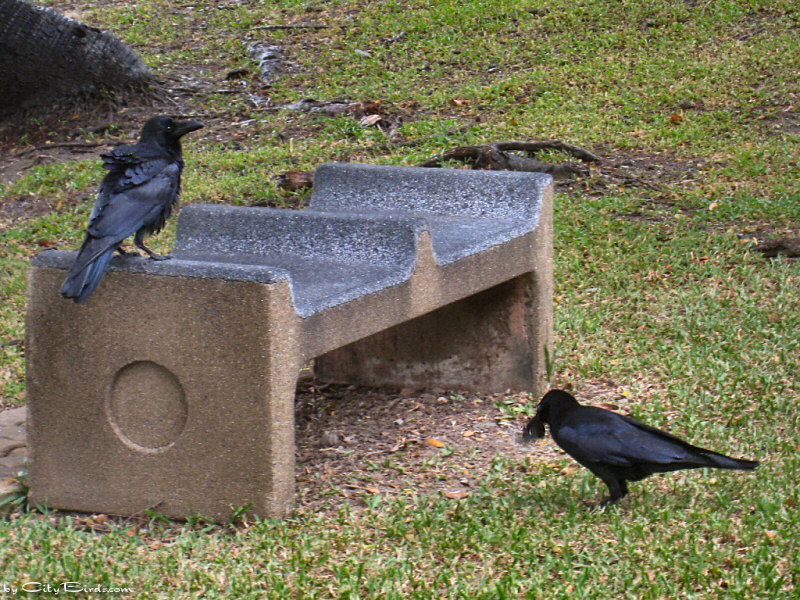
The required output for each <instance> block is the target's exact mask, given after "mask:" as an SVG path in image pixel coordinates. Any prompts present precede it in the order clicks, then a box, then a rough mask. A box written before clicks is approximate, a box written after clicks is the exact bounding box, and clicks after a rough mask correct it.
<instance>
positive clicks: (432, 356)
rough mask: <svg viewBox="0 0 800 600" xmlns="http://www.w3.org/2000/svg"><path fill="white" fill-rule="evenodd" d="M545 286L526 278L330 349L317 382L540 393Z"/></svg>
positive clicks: (546, 326) (547, 324) (319, 363)
mask: <svg viewBox="0 0 800 600" xmlns="http://www.w3.org/2000/svg"><path fill="white" fill-rule="evenodd" d="M542 279H543V281H542V283H541V284H540V283H539V282H538V281H537V277H536V275H535V274H534V273H527V274H525V275H522V276H520V277H517V278H516V279H513V280H511V281H508V282H505V283H502V284H500V285H498V286H495V287H493V288H491V289H488V290H485V291H484V292H481V293H479V294H476V295H474V296H470V297H468V298H465V299H463V300H459V301H457V302H454V303H453V304H450V305H448V306H445V307H442V308H440V309H438V310H435V311H433V312H431V313H428V314H426V315H422V316H421V317H418V318H416V319H414V320H412V321H408V322H406V323H404V324H401V325H398V326H396V327H393V328H391V329H388V330H386V331H384V332H380V333H377V334H375V335H372V336H370V337H368V338H365V339H363V340H359V341H357V342H354V343H352V344H350V345H348V346H345V347H343V348H340V349H337V350H333V351H332V352H329V353H327V354H325V355H323V356H320V357H318V358H317V359H316V360H315V362H314V369H315V375H316V376H317V377H318V378H319V379H322V380H323V381H336V382H341V383H353V384H360V385H373V386H385V385H389V386H397V387H401V388H403V387H405V388H414V389H423V388H431V387H444V388H447V389H456V390H475V391H482V392H499V391H505V390H507V389H511V390H526V391H530V392H531V393H534V394H539V393H541V392H542V391H543V389H544V387H545V385H546V382H547V367H546V360H547V359H546V354H547V353H549V352H551V350H552V291H551V287H550V283H549V281H547V278H546V277H545V278H542ZM545 349H547V350H545Z"/></svg>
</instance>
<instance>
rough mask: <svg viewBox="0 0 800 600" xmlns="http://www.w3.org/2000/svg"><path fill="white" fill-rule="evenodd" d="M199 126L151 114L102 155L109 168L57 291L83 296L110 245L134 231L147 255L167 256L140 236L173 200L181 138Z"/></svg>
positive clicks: (155, 227)
mask: <svg viewBox="0 0 800 600" xmlns="http://www.w3.org/2000/svg"><path fill="white" fill-rule="evenodd" d="M201 127H203V124H202V123H201V122H199V121H193V120H189V121H174V120H173V119H171V118H170V117H153V118H152V119H150V120H148V121H147V123H145V124H144V127H143V128H142V133H141V136H140V137H139V141H138V142H137V143H136V144H134V145H132V146H120V147H118V148H115V149H114V150H112V151H111V152H109V153H108V154H103V155H102V158H103V168H104V169H107V170H108V174H107V175H106V176H105V177H104V178H103V181H102V182H101V183H100V189H99V190H98V192H97V202H96V203H95V205H94V209H93V210H92V214H91V216H90V217H89V224H88V225H87V227H86V238H85V239H84V240H83V245H82V246H81V249H80V252H79V253H78V257H77V258H76V259H75V263H74V264H73V265H72V268H71V269H70V272H69V275H67V279H66V281H64V285H62V286H61V295H62V296H64V297H65V298H72V299H73V300H74V301H75V302H84V301H85V300H86V299H87V298H88V297H89V295H90V294H91V293H92V292H93V291H94V290H95V288H96V287H97V284H98V283H100V278H101V277H102V276H103V272H104V271H105V268H106V265H107V264H108V261H109V259H110V258H111V255H112V254H113V253H114V250H116V251H118V252H119V253H120V254H126V252H125V251H124V250H122V248H121V247H120V244H121V243H122V241H123V240H124V239H125V238H127V237H128V236H131V235H133V234H136V236H135V237H134V238H133V243H134V244H135V245H136V247H137V248H140V249H141V250H144V251H145V252H146V253H147V255H148V256H150V258H152V259H153V260H164V259H167V258H169V256H160V255H158V254H156V253H155V252H153V251H152V250H150V249H149V248H147V247H146V246H145V245H144V236H145V235H147V234H149V233H153V232H155V233H158V232H159V231H161V228H162V227H163V226H164V223H165V222H166V220H167V219H168V218H169V215H170V213H171V212H172V207H173V206H174V205H175V203H176V202H177V201H178V192H179V191H180V186H181V171H182V170H183V156H182V154H181V142H180V139H181V137H182V136H183V135H185V134H187V133H189V132H190V131H194V130H196V129H200V128H201Z"/></svg>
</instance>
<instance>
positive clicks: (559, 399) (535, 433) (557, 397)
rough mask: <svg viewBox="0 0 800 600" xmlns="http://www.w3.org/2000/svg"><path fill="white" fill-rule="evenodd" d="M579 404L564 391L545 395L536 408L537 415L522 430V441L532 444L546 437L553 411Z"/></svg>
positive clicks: (553, 391)
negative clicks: (545, 425)
mask: <svg viewBox="0 0 800 600" xmlns="http://www.w3.org/2000/svg"><path fill="white" fill-rule="evenodd" d="M573 404H578V401H577V400H575V398H574V397H573V396H572V394H570V393H569V392H565V391H564V390H550V391H549V392H547V393H546V394H545V395H544V398H542V400H541V402H539V406H537V407H536V414H535V415H534V416H533V417H531V420H530V421H528V423H527V425H525V429H523V430H522V441H524V442H530V441H533V440H538V439H539V438H543V437H544V424H545V423H550V414H551V412H552V411H553V409H555V410H558V409H560V408H562V407H564V406H570V405H573Z"/></svg>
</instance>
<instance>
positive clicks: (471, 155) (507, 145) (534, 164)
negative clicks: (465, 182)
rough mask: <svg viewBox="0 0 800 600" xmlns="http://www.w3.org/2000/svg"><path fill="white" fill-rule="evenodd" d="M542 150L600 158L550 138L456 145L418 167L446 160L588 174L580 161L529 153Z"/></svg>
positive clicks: (476, 166)
mask: <svg viewBox="0 0 800 600" xmlns="http://www.w3.org/2000/svg"><path fill="white" fill-rule="evenodd" d="M541 150H560V151H562V152H566V153H568V154H571V155H572V156H574V157H575V158H577V159H579V160H581V161H583V162H600V157H598V156H597V155H595V154H592V153H591V152H589V151H588V150H585V149H583V148H580V147H579V146H574V145H572V144H567V143H566V142H560V141H558V140H551V141H541V142H514V141H512V142H495V143H493V144H483V145H480V146H458V147H456V148H451V149H450V150H446V151H445V152H443V153H442V154H440V155H438V156H434V157H432V158H429V159H428V160H426V161H423V162H421V163H419V165H417V166H419V167H440V166H441V165H442V163H444V162H446V161H449V160H456V161H460V162H463V163H465V164H469V165H471V166H472V168H473V169H488V170H491V171H527V172H536V173H549V174H550V175H552V176H553V177H558V178H568V177H573V176H576V175H588V174H589V169H588V168H587V167H585V166H583V165H581V164H576V163H569V162H567V163H561V164H551V163H546V162H543V161H541V160H539V159H537V158H534V157H533V156H532V155H533V154H535V153H536V152H539V151H541ZM515 151H521V152H524V153H525V154H526V156H520V155H519V154H514V152H515Z"/></svg>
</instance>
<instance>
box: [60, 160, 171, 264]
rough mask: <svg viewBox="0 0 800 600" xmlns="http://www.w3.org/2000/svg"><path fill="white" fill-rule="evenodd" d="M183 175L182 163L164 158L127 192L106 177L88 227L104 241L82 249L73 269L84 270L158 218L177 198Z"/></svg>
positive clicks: (87, 229) (92, 233)
mask: <svg viewBox="0 0 800 600" xmlns="http://www.w3.org/2000/svg"><path fill="white" fill-rule="evenodd" d="M180 177H181V173H180V166H179V165H178V164H177V163H174V162H172V163H168V162H167V161H166V160H164V161H163V162H162V164H161V169H160V170H159V171H158V172H156V173H153V174H151V176H150V178H149V179H147V180H146V181H144V182H143V183H142V184H140V185H137V186H135V187H131V188H129V189H127V190H125V191H123V192H118V193H113V192H111V191H110V189H109V187H110V186H109V185H107V183H106V180H105V179H104V180H103V183H102V184H101V185H100V192H99V195H98V200H97V203H96V204H95V207H94V210H92V215H91V217H90V218H89V224H88V226H87V227H86V232H87V234H88V236H89V237H90V238H93V239H95V240H98V241H99V242H100V243H94V244H92V246H91V250H92V251H90V252H81V253H80V254H79V255H78V258H77V259H76V260H75V264H74V265H73V267H72V269H73V270H74V271H75V272H78V271H80V270H81V269H83V268H85V267H86V265H88V264H89V263H91V262H92V261H93V260H95V259H96V258H97V257H98V256H99V255H101V254H103V253H104V252H106V251H107V250H108V249H109V248H113V247H115V246H116V245H117V244H119V243H120V242H121V241H122V240H124V239H125V238H126V237H128V236H131V235H133V234H134V233H136V232H137V231H139V229H141V228H142V227H143V226H144V225H149V224H152V223H154V222H158V221H159V220H160V218H161V214H162V213H163V212H164V210H165V209H167V208H168V207H170V206H171V205H172V203H173V202H175V200H176V199H177V195H178V189H179V187H180ZM87 239H88V238H87Z"/></svg>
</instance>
